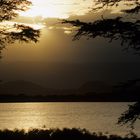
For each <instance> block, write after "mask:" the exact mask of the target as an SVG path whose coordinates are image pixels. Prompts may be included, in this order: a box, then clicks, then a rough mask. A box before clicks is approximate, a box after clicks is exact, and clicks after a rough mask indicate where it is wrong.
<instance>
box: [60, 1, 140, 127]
mask: <svg viewBox="0 0 140 140" xmlns="http://www.w3.org/2000/svg"><path fill="white" fill-rule="evenodd" d="M94 2H95V7H93V11H95V12H98V11H100V10H105V9H111V8H120V4H123V6H122V8H120V11H121V12H122V14H121V16H116V17H115V18H108V19H107V18H103V16H102V18H101V19H100V20H95V21H93V22H88V23H87V22H82V21H80V20H73V21H70V20H63V21H62V23H63V24H71V25H73V26H76V27H78V29H77V33H76V34H75V36H74V38H73V40H78V39H80V38H81V37H82V36H87V38H96V37H103V38H107V39H109V42H112V41H114V40H120V41H121V45H122V46H123V45H124V44H127V47H125V48H124V49H125V50H129V49H130V50H131V51H134V53H136V54H140V39H139V37H140V20H139V12H140V0H95V1H94ZM123 7H125V9H123ZM126 7H127V8H126ZM138 81H140V80H139V79H136V80H130V81H128V82H127V83H123V84H122V85H121V87H122V88H127V87H131V86H132V85H134V84H136V83H137V82H138ZM137 119H140V101H138V102H137V103H135V104H133V105H130V106H129V109H128V110H127V111H126V112H124V113H123V114H122V115H121V116H120V118H119V119H118V124H126V123H130V126H131V127H132V128H133V125H134V123H135V121H136V120H137Z"/></svg>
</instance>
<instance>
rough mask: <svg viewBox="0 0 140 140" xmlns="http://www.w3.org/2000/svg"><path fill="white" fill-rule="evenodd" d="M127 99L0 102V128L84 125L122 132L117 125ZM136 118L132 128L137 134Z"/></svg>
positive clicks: (125, 132)
mask: <svg viewBox="0 0 140 140" xmlns="http://www.w3.org/2000/svg"><path fill="white" fill-rule="evenodd" d="M128 104H130V103H1V104H0V129H5V128H8V129H15V128H19V129H22V128H23V129H26V130H28V129H29V128H43V127H46V128H64V127H68V128H72V127H76V128H86V129H88V130H89V131H95V132H99V131H102V132H104V133H105V132H109V133H112V134H119V135H125V134H127V133H128V130H129V129H128V128H127V127H126V126H123V127H122V126H118V125H116V122H117V119H118V117H119V116H120V114H121V113H122V112H123V111H125V110H126V109H127V105H128ZM139 130H140V125H139V122H138V123H137V125H136V130H135V132H136V133H138V134H139Z"/></svg>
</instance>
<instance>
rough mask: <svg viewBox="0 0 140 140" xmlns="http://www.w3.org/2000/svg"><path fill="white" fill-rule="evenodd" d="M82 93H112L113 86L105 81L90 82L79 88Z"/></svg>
mask: <svg viewBox="0 0 140 140" xmlns="http://www.w3.org/2000/svg"><path fill="white" fill-rule="evenodd" d="M79 92H80V93H87V92H93V93H94V92H96V93H105V92H106V93H107V92H112V85H110V84H107V83H105V82H103V81H89V82H86V83H85V84H83V85H82V86H81V87H80V88H79Z"/></svg>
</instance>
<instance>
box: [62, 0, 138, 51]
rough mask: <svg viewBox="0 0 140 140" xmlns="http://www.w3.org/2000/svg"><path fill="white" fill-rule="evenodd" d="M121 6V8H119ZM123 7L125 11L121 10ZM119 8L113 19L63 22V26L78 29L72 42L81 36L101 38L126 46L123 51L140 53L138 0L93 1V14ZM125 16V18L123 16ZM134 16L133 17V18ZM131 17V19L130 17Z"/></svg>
mask: <svg viewBox="0 0 140 140" xmlns="http://www.w3.org/2000/svg"><path fill="white" fill-rule="evenodd" d="M121 5H123V6H121ZM123 7H125V9H124V8H123ZM111 8H113V9H115V8H119V9H120V12H121V14H119V15H117V14H116V17H113V18H103V16H102V17H101V19H100V20H96V19H95V20H94V21H91V22H82V21H80V20H78V19H77V20H73V21H70V20H63V21H62V23H64V24H71V25H73V26H76V27H78V30H77V33H76V34H75V36H74V38H73V40H78V39H80V38H81V37H82V36H86V37H87V38H96V37H103V38H107V39H109V42H112V41H114V40H120V41H121V45H122V46H123V45H124V44H127V47H126V46H125V48H123V49H124V50H129V49H130V50H131V51H134V53H138V54H139V53H140V40H139V36H140V20H139V18H138V15H139V12H140V1H139V0H95V6H94V7H93V11H94V12H99V11H101V10H103V9H104V10H105V9H111ZM113 9H112V10H113ZM124 15H125V16H124ZM134 15H135V16H134ZM131 16H133V17H131Z"/></svg>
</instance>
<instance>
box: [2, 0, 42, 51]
mask: <svg viewBox="0 0 140 140" xmlns="http://www.w3.org/2000/svg"><path fill="white" fill-rule="evenodd" d="M30 5H31V2H30V1H28V0H0V22H1V24H0V53H1V51H2V50H3V49H4V48H5V47H6V46H7V45H8V44H12V43H14V42H15V41H20V42H26V43H28V42H30V41H33V42H35V43H36V42H37V41H38V37H39V35H40V31H39V30H35V29H33V28H32V27H29V26H26V25H23V24H14V25H9V26H7V25H6V24H5V23H4V22H5V21H9V20H12V19H14V18H15V17H17V16H18V13H19V12H20V11H25V10H27V9H28V8H29V6H30Z"/></svg>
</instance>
